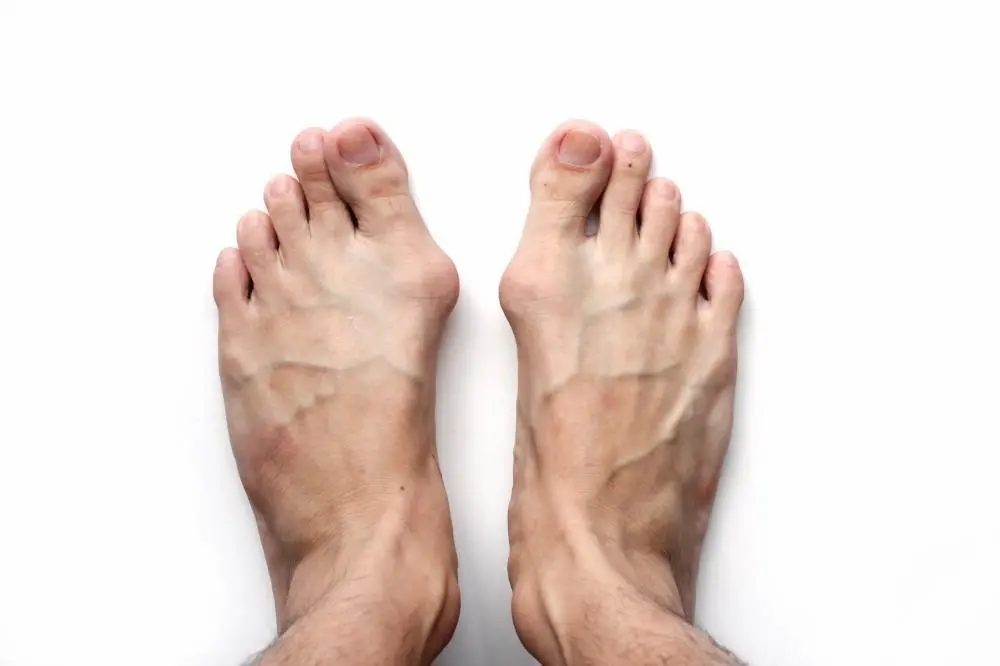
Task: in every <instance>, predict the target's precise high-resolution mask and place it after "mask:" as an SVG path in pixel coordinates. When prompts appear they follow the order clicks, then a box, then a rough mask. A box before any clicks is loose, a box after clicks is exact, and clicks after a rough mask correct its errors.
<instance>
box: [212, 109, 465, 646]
mask: <svg viewBox="0 0 1000 666" xmlns="http://www.w3.org/2000/svg"><path fill="white" fill-rule="evenodd" d="M292 163H293V165H294V168H295V172H296V174H297V176H298V180H296V179H294V178H292V177H290V176H279V177H277V178H275V179H273V180H272V181H271V182H270V183H269V184H268V186H267V189H266V192H265V200H266V203H267V209H268V211H269V213H270V215H266V214H264V213H262V212H253V213H250V214H248V215H246V216H244V217H243V219H242V220H240V223H239V226H238V229H237V240H238V245H239V250H236V249H227V250H224V251H223V252H222V254H221V255H220V256H219V261H218V265H217V267H216V270H215V281H214V282H215V285H214V286H215V299H216V302H217V304H218V307H219V356H220V374H221V376H222V385H223V394H224V396H225V402H226V415H227V418H228V422H229V431H230V437H231V439H232V445H233V451H234V453H235V456H236V461H237V464H238V467H239V471H240V476H241V478H242V481H243V484H244V487H245V488H246V491H247V495H248V497H249V499H250V502H251V504H252V506H253V509H254V512H255V514H256V516H257V519H258V526H259V529H260V535H261V540H262V542H263V546H264V551H265V555H266V558H267V564H268V568H269V571H270V574H271V581H272V585H273V588H274V597H275V605H276V609H277V615H278V626H279V630H280V631H281V632H285V631H286V630H287V629H288V628H289V627H290V626H292V625H293V624H294V623H295V622H296V621H297V620H298V619H300V618H302V617H303V616H305V615H306V614H308V613H310V612H311V611H312V610H313V609H315V608H317V607H319V606H322V605H323V604H325V603H330V602H331V599H334V598H335V597H337V596H338V594H340V593H341V592H342V591H343V590H344V589H347V587H349V588H350V594H351V595H354V597H355V598H357V599H360V600H362V601H361V603H362V605H363V603H364V600H365V599H367V600H369V601H371V603H372V604H378V603H380V600H384V599H391V603H389V604H388V607H389V608H390V609H391V613H393V614H395V615H394V616H393V617H386V618H382V619H381V620H379V621H380V622H384V623H386V624H388V625H390V626H396V627H401V628H405V629H406V630H408V631H410V630H412V631H413V633H414V637H413V638H414V641H416V642H420V640H424V641H426V644H427V652H428V653H434V654H436V652H437V651H439V650H440V649H441V647H443V645H444V643H445V642H447V640H448V638H449V637H450V635H451V633H452V631H453V629H454V627H455V623H456V621H457V617H458V587H457V579H456V560H455V550H454V545H453V541H452V530H451V521H450V518H449V513H448V506H447V501H446V498H445V492H444V487H443V485H442V482H441V475H440V472H439V470H438V464H437V460H436V453H435V442H434V399H435V390H434V380H435V370H436V359H437V351H438V343H439V340H440V336H441V331H442V327H443V325H444V322H445V320H446V319H447V317H448V314H449V312H450V311H451V309H452V308H453V306H454V304H455V301H456V298H457V296H458V276H457V274H456V272H455V268H454V265H453V264H452V262H451V260H450V259H449V258H448V257H447V256H446V255H445V254H444V252H442V251H441V249H440V248H439V247H438V246H437V244H435V242H434V241H433V239H432V238H431V236H430V233H429V232H428V231H427V228H426V227H425V226H424V223H423V221H422V219H421V217H420V214H419V213H418V212H417V209H416V206H415V205H414V202H413V199H412V198H411V197H410V193H409V185H408V179H407V172H406V166H405V165H404V163H403V159H402V156H401V155H400V153H399V151H398V150H397V149H396V147H395V146H394V145H393V143H392V142H391V141H390V140H389V138H388V137H387V136H386V135H385V133H384V132H383V131H382V130H381V129H379V128H378V127H377V126H376V125H374V124H373V123H371V122H369V121H364V120H356V121H348V122H345V123H342V124H341V125H339V126H338V127H336V128H335V129H333V130H332V131H330V132H325V131H322V130H318V129H312V130H306V131H304V132H302V133H301V134H300V135H299V137H298V138H297V139H296V140H295V143H294V145H293V146H292ZM382 606H386V604H382ZM361 608H362V607H356V610H359V609H361ZM413 619H416V625H417V626H415V627H413V626H411V624H412V623H411V622H410V620H413ZM337 621H338V622H340V623H344V622H345V620H344V617H343V616H342V617H340V618H339V619H338V620H337ZM365 621H366V622H372V620H371V618H367V619H366V620H365ZM382 638H383V639H387V637H385V636H383V637H382ZM407 649H410V648H407ZM431 656H432V655H431ZM424 657H426V658H428V659H429V657H428V656H427V655H424ZM425 660H426V659H425ZM310 663H312V662H310Z"/></svg>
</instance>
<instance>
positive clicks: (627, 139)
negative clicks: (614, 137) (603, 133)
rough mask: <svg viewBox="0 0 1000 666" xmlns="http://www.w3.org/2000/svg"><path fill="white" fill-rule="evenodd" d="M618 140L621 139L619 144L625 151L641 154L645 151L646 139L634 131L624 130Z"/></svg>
mask: <svg viewBox="0 0 1000 666" xmlns="http://www.w3.org/2000/svg"><path fill="white" fill-rule="evenodd" d="M619 141H621V146H622V148H624V149H625V152H626V153H629V154H631V155H642V154H643V153H644V152H646V140H645V139H643V138H642V137H641V136H639V135H638V134H636V133H635V132H625V133H624V134H622V136H621V138H620V139H619Z"/></svg>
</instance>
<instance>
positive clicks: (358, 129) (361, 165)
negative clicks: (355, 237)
mask: <svg viewBox="0 0 1000 666" xmlns="http://www.w3.org/2000/svg"><path fill="white" fill-rule="evenodd" d="M325 154H326V164H327V168H328V169H329V171H330V176H331V177H332V178H333V183H334V185H336V187H337V191H338V192H339V193H340V194H341V196H342V197H343V198H344V201H346V202H347V204H348V205H349V206H350V207H351V210H352V211H353V212H354V216H355V218H356V219H357V222H358V230H359V231H362V232H365V233H369V234H373V235H378V234H382V233H386V232H390V231H397V230H399V229H401V228H402V229H409V228H412V227H413V226H414V225H417V226H419V227H422V226H423V222H422V221H421V218H420V215H419V213H418V212H417V207H416V204H415V203H414V201H413V198H412V197H411V196H410V183H409V175H408V174H407V171H406V163H405V162H404V161H403V156H402V154H401V153H400V152H399V149H398V148H396V146H395V144H393V143H392V141H391V140H390V139H389V136H388V135H387V134H386V133H385V132H384V131H383V130H382V128H380V127H379V126H378V125H376V124H375V123H374V122H372V121H370V120H367V119H354V120H346V121H344V122H342V123H341V124H340V125H338V126H337V127H335V128H333V129H332V130H331V131H330V133H329V134H328V135H327V140H326V142H325Z"/></svg>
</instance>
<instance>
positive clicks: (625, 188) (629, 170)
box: [597, 131, 653, 247]
mask: <svg viewBox="0 0 1000 666" xmlns="http://www.w3.org/2000/svg"><path fill="white" fill-rule="evenodd" d="M612 143H613V144H614V151H613V152H614V159H613V164H612V167H611V179H610V181H609V182H608V186H607V189H605V190H604V196H603V197H602V199H601V226H600V231H599V233H598V236H597V238H598V241H599V242H601V243H602V244H606V245H607V246H610V247H631V246H632V245H633V244H634V243H635V241H636V239H637V238H638V229H637V226H636V218H637V216H638V214H639V203H640V201H641V200H642V192H643V187H644V186H645V185H646V179H647V178H648V177H649V169H650V166H651V165H652V162H653V151H652V150H650V148H649V144H648V143H647V142H646V139H645V138H643V136H642V135H641V134H639V133H638V132H631V131H628V132H622V133H620V134H618V135H617V136H615V138H614V139H612Z"/></svg>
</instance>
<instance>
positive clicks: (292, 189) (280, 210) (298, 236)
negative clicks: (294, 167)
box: [264, 175, 309, 259]
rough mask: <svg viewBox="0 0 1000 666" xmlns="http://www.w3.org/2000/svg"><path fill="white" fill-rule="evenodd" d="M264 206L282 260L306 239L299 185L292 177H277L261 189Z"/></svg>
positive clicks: (307, 226)
mask: <svg viewBox="0 0 1000 666" xmlns="http://www.w3.org/2000/svg"><path fill="white" fill-rule="evenodd" d="M264 203H265V205H266V206H267V212H268V213H270V215H271V222H272V224H274V231H275V233H276V234H277V235H278V243H279V248H280V250H281V253H282V255H283V257H284V258H285V259H288V258H289V256H288V255H289V254H294V253H295V252H296V251H297V250H298V249H299V248H300V247H301V246H302V243H304V242H305V241H306V239H307V238H309V222H308V218H307V217H306V202H305V197H304V196H303V194H302V188H301V187H300V186H299V182H298V181H297V180H295V179H294V178H292V177H291V176H284V175H282V176H276V177H275V178H272V179H271V182H269V183H268V184H267V187H266V188H265V189H264Z"/></svg>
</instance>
